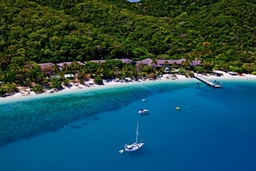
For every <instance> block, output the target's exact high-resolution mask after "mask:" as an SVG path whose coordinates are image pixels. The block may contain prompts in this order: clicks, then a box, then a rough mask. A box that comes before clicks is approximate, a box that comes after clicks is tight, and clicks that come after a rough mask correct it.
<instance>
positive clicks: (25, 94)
mask: <svg viewBox="0 0 256 171" xmlns="http://www.w3.org/2000/svg"><path fill="white" fill-rule="evenodd" d="M215 72H216V73H220V74H222V76H217V75H202V74H199V76H201V77H203V78H206V79H208V80H210V81H211V80H218V81H219V80H249V79H255V80H256V76H255V75H250V74H242V75H231V74H229V73H226V72H223V71H215ZM191 79H195V78H187V77H185V76H184V75H178V74H176V75H175V77H174V76H173V75H172V74H164V75H162V77H161V78H159V79H157V80H153V81H152V80H149V79H147V80H138V81H134V80H126V81H124V80H103V83H104V85H96V84H94V83H93V79H91V80H89V81H87V82H85V84H77V83H71V86H70V87H64V86H63V89H62V90H61V91H57V92H55V91H54V90H46V91H45V92H44V93H41V94H36V93H35V92H33V91H32V90H30V89H29V88H28V89H25V90H24V88H23V89H22V90H21V89H20V92H18V93H15V94H13V95H10V96H6V97H0V102H5V101H8V102H11V101H17V100H18V101H19V100H26V99H30V98H37V97H38V98H41V97H47V96H55V95H56V94H57V95H58V94H65V93H72V92H78V91H81V90H88V91H91V90H97V89H101V88H115V87H119V86H123V85H127V84H130V85H135V84H142V83H143V82H150V81H151V82H154V83H157V82H159V81H163V80H165V81H170V82H172V81H186V80H187V81H189V80H191Z"/></svg>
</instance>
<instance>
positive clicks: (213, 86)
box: [194, 74, 221, 88]
mask: <svg viewBox="0 0 256 171" xmlns="http://www.w3.org/2000/svg"><path fill="white" fill-rule="evenodd" d="M194 77H195V78H196V79H198V80H200V81H202V82H203V83H205V84H207V85H208V86H210V87H212V88H221V85H220V84H214V83H213V82H211V81H208V80H207V79H205V78H203V77H200V76H198V75H197V74H194Z"/></svg>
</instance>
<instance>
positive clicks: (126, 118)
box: [0, 79, 256, 171]
mask: <svg viewBox="0 0 256 171" xmlns="http://www.w3.org/2000/svg"><path fill="white" fill-rule="evenodd" d="M196 83H197V81H196V80H193V79H191V80H190V81H189V82H188V81H187V82H180V81H179V82H176V81H161V82H149V83H141V84H136V85H130V84H125V85H124V86H122V87H118V88H109V89H104V88H102V89H98V90H92V91H88V90H87V91H86V90H84V91H83V90H81V91H79V92H76V93H69V94H66V95H62V94H59V95H58V93H57V94H56V95H55V96H52V97H48V98H47V97H43V96H42V98H35V99H29V98H28V99H27V100H23V101H17V102H9V103H7V102H5V103H2V104H1V105H0V170H1V171H35V170H36V171H56V170H61V171H71V170H72V171H86V170H88V171H100V170H109V171H120V170H122V171H126V170H127V171H130V170H145V171H155V170H160V171H166V170H174V171H188V170H189V171H208V170H209V171H216V170H218V171H222V170H223V171H224V170H225V171H226V170H232V171H241V170H246V171H255V170H256V162H255V161H256V81H255V80H243V81H222V85H223V88H222V89H212V88H209V87H207V86H204V85H203V84H201V85H200V88H199V89H197V88H196ZM144 98H145V99H146V102H142V101H141V99H144ZM177 106H179V107H180V110H175V108H176V107H177ZM140 108H146V109H149V113H148V114H146V115H139V114H138V110H139V109H140ZM137 121H140V126H141V130H142V135H143V138H144V140H145V145H144V146H143V147H142V148H141V149H140V150H139V151H136V152H134V153H123V154H119V153H118V151H119V150H120V149H122V148H123V145H124V144H125V143H132V142H133V141H134V140H135V129H136V122H137Z"/></svg>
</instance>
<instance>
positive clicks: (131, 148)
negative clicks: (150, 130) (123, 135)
mask: <svg viewBox="0 0 256 171" xmlns="http://www.w3.org/2000/svg"><path fill="white" fill-rule="evenodd" d="M135 133H136V141H135V142H134V143H132V144H125V145H124V150H125V151H128V152H132V151H136V150H138V149H140V148H141V147H142V146H143V145H144V142H143V140H142V141H141V142H138V137H139V122H137V129H136V132H135Z"/></svg>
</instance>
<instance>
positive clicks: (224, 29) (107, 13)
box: [0, 0, 256, 73]
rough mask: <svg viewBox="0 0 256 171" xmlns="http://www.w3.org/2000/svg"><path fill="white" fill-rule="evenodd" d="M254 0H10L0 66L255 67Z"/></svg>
mask: <svg viewBox="0 0 256 171" xmlns="http://www.w3.org/2000/svg"><path fill="white" fill-rule="evenodd" d="M255 4H256V1H255V0H157V1H156V0H141V1H140V2H138V3H129V2H127V1H126V0H9V1H3V0H2V1H1V2H0V11H1V14H0V21H1V24H0V59H1V60H0V66H1V68H0V70H2V71H3V70H5V68H6V66H7V65H8V64H9V63H10V61H11V59H12V58H14V57H21V58H24V59H26V60H31V61H34V62H37V63H39V62H63V61H74V60H79V61H88V60H92V59H114V58H123V57H125V58H130V59H133V60H140V59H145V58H148V57H149V58H152V59H179V58H186V59H190V60H192V59H200V60H202V64H203V65H204V66H205V67H210V68H213V67H215V68H217V69H223V70H233V71H239V72H248V73H252V72H253V71H256V67H255V63H256V61H255V60H256V54H255V43H256V41H255V33H256V22H255V16H256V5H255Z"/></svg>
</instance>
